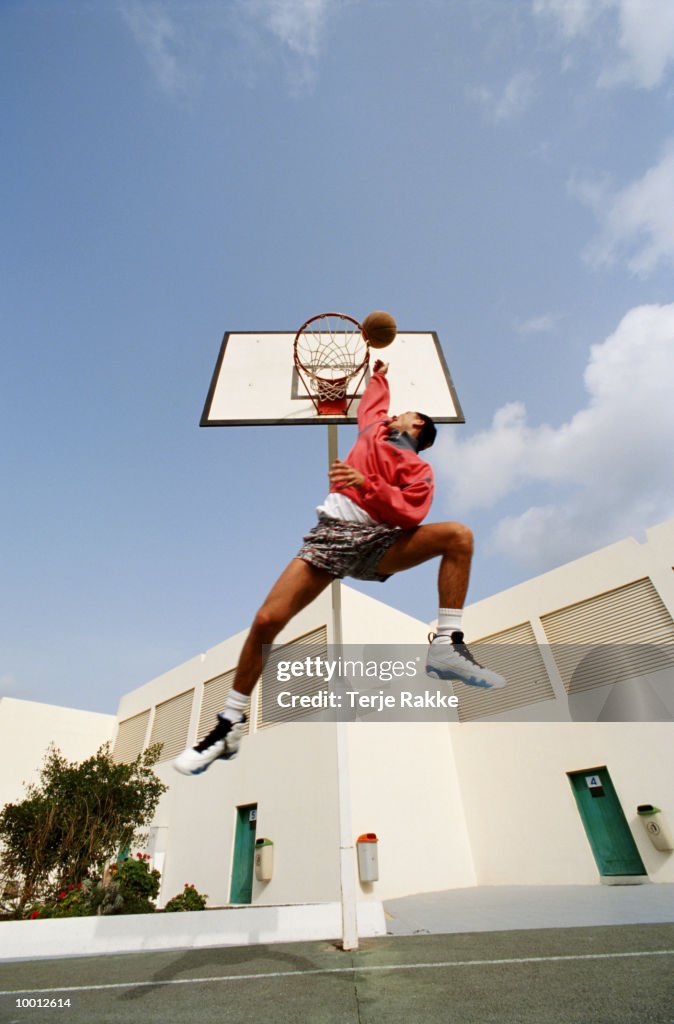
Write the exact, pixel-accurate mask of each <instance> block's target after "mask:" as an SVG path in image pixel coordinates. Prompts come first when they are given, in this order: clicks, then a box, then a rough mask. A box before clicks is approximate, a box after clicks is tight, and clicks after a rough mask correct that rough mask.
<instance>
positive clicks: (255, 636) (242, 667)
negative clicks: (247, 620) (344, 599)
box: [232, 558, 334, 696]
mask: <svg viewBox="0 0 674 1024" xmlns="http://www.w3.org/2000/svg"><path fill="white" fill-rule="evenodd" d="M333 579H334V576H332V575H331V574H330V573H329V572H326V570H325V569H319V568H317V567H316V566H315V565H312V564H311V563H310V562H305V561H304V560H303V559H302V558H293V560H292V562H291V563H290V564H289V565H288V566H287V567H286V568H285V569H284V570H283V572H282V573H281V575H280V576H279V578H278V579H277V581H276V583H275V584H274V586H273V587H272V588H271V590H270V591H269V594H268V595H267V597H266V598H265V600H264V602H263V604H262V606H261V607H260V609H259V611H258V613H257V615H256V616H255V618H254V620H253V624H252V626H251V627H250V632H249V633H248V636H247V637H246V641H245V643H244V645H243V647H242V649H241V654H240V655H239V664H238V665H237V668H236V674H235V676H234V682H233V684H232V689H233V690H236V691H237V693H242V694H245V695H246V696H248V695H249V694H251V693H252V691H253V688H254V687H255V684H256V682H257V681H258V679H259V678H260V675H261V673H262V668H263V666H264V658H263V654H262V647H263V645H265V644H271V643H273V642H274V640H275V638H276V637H277V636H278V634H279V633H280V632H281V630H282V629H283V627H284V626H286V625H287V624H288V622H290V620H291V619H292V618H293V617H294V616H295V615H297V613H298V612H301V611H302V609H303V608H306V606H307V605H308V604H311V602H312V601H313V600H314V599H315V598H317V597H318V595H319V594H320V593H322V592H323V591H324V590H325V588H326V587H327V586H328V585H329V584H330V583H332V581H333Z"/></svg>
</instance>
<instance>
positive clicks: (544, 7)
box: [533, 0, 674, 89]
mask: <svg viewBox="0 0 674 1024" xmlns="http://www.w3.org/2000/svg"><path fill="white" fill-rule="evenodd" d="M533 11H534V14H537V15H546V16H551V17H553V18H554V19H555V20H556V21H557V22H558V23H559V26H560V28H561V31H562V34H563V35H564V36H565V37H566V38H567V39H574V38H579V37H582V36H588V37H590V38H591V40H592V41H593V42H596V43H598V44H599V46H600V47H601V49H602V50H603V51H607V49H608V47H607V45H606V43H607V41H606V36H605V34H604V32H603V31H602V27H601V26H604V25H606V26H609V28H608V31H609V32H610V37H611V41H612V42H613V43H614V45H615V46H616V47H617V50H618V53H617V54H616V55H615V57H614V58H611V57H609V58H608V59H609V63H608V64H607V65H606V66H605V68H604V69H603V71H602V72H601V73H600V75H599V79H598V81H599V84H600V85H604V86H615V85H622V84H625V83H627V84H634V85H637V86H639V87H641V88H644V89H653V88H655V87H656V86H658V85H660V83H661V82H662V80H663V79H664V77H665V75H666V73H667V70H668V67H669V65H670V64H671V63H672V61H674V4H672V3H671V2H670V0H573V2H572V0H534V3H533ZM607 13H609V14H610V15H611V17H610V20H609V19H602V15H605V14H607ZM600 20H601V25H600Z"/></svg>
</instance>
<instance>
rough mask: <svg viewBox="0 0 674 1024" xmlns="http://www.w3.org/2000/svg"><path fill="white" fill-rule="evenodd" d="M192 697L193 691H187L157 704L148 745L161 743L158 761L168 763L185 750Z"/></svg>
mask: <svg viewBox="0 0 674 1024" xmlns="http://www.w3.org/2000/svg"><path fill="white" fill-rule="evenodd" d="M193 697H194V690H187V691H186V692H185V693H179V694H178V696H177V697H171V699H170V700H165V701H163V702H162V703H161V704H157V707H156V708H155V712H154V722H153V723H152V735H151V736H150V743H151V744H152V743H163V747H162V752H161V754H160V755H159V760H160V761H168V760H169V759H170V758H173V757H176V755H177V754H179V753H180V752H181V751H182V750H184V749H185V747H186V745H187V732H188V730H189V725H190V713H191V711H192V698H193Z"/></svg>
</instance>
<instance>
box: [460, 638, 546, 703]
mask: <svg viewBox="0 0 674 1024" xmlns="http://www.w3.org/2000/svg"><path fill="white" fill-rule="evenodd" d="M469 647H470V650H471V652H472V653H473V655H474V657H475V658H476V660H477V661H479V662H480V664H481V665H484V666H485V668H490V669H493V670H494V671H495V672H499V673H500V674H501V675H502V676H505V678H506V682H507V686H506V687H505V688H504V689H503V690H492V691H489V690H479V689H476V688H474V687H472V686H465V685H464V684H462V683H458V682H457V683H454V684H453V688H454V693H455V694H456V696H457V697H458V698H459V721H461V722H468V721H471V720H472V719H475V718H485V717H486V716H487V715H498V714H501V713H502V712H504V711H512V710H513V709H514V708H521V707H526V706H527V705H529V704H538V703H540V702H541V701H544V700H554V698H555V693H554V690H553V689H552V684H551V683H550V679H549V678H548V673H547V671H546V668H545V663H544V661H543V658H542V657H541V652H540V650H539V647H538V644H537V643H536V640H535V638H534V633H533V630H532V628H531V623H529V622H523V623H522V625H520V626H513V627H511V628H510V629H504V630H502V631H501V632H500V633H492V634H491V635H490V636H484V637H481V638H480V639H479V640H471V641H470V644H469Z"/></svg>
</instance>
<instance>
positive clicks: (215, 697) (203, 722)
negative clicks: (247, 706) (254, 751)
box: [197, 669, 250, 743]
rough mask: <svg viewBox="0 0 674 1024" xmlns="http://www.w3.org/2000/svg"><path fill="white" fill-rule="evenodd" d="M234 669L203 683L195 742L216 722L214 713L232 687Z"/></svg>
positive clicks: (248, 723) (246, 725) (247, 725)
mask: <svg viewBox="0 0 674 1024" xmlns="http://www.w3.org/2000/svg"><path fill="white" fill-rule="evenodd" d="M235 673H236V670H235V669H232V670H231V671H230V672H225V673H224V675H221V676H215V677H214V678H213V679H208V680H207V681H206V682H205V683H204V695H203V697H202V699H201V711H200V713H199V731H198V734H197V743H198V742H199V740H202V739H203V738H204V736H205V735H206V733H209V732H210V731H211V729H212V728H213V726H214V725H215V724H216V715H217V714H218V711H222V709H223V708H224V706H225V701H226V700H227V695H228V693H229V691H230V690H231V688H232V683H233V682H234V676H235ZM249 726H250V722H249V721H248V722H246V724H245V726H244V731H243V735H244V736H246V735H247V734H248V729H249Z"/></svg>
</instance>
